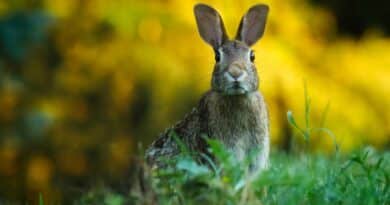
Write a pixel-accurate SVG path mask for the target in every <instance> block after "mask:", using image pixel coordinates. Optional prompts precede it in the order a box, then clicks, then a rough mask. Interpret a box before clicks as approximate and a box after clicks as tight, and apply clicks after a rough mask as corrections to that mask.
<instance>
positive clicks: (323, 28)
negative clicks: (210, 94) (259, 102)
mask: <svg viewBox="0 0 390 205" xmlns="http://www.w3.org/2000/svg"><path fill="white" fill-rule="evenodd" d="M205 2H206V3H209V4H211V5H213V6H214V7H216V8H217V9H218V10H219V11H220V12H221V15H222V17H223V19H224V20H225V24H226V27H227V29H228V32H229V33H230V34H234V33H235V29H236V28H237V27H238V22H239V20H240V18H241V15H242V14H243V13H244V12H245V10H246V9H248V8H249V6H251V5H252V4H254V3H258V2H257V1H252V0H246V1H239V2H237V1H205ZM263 2H264V3H267V4H269V5H270V8H271V12H270V16H269V21H268V24H267V29H266V33H265V36H264V38H263V39H262V40H261V41H260V42H259V43H258V44H257V45H256V46H255V47H254V49H255V50H256V55H257V58H256V59H257V60H256V61H257V62H256V64H257V67H258V69H259V75H260V79H261V85H260V89H261V90H262V91H263V93H264V95H265V98H266V100H267V102H268V105H269V109H270V118H271V132H272V142H273V143H274V144H275V145H276V146H280V147H281V148H283V149H286V150H288V149H289V145H290V144H291V142H290V141H291V136H292V135H293V134H294V131H293V130H291V127H290V126H289V125H288V122H287V120H286V117H285V113H286V112H287V110H289V109H291V110H292V111H294V112H296V113H304V112H303V111H302V110H304V109H305V108H304V106H302V105H304V100H305V99H304V96H303V95H302V92H301V91H302V90H303V86H302V82H303V80H304V79H305V80H306V81H307V83H308V88H309V90H310V93H311V95H312V104H313V105H314V106H312V110H311V114H312V120H313V122H314V123H319V124H322V120H321V119H322V117H321V116H323V114H322V113H323V110H324V109H325V108H326V107H327V106H328V104H329V103H330V108H329V112H328V113H327V120H326V127H329V128H330V129H332V130H333V132H334V134H335V135H336V138H337V139H336V141H337V142H338V144H339V145H340V148H341V151H350V150H352V149H354V148H356V147H358V146H361V145H363V144H371V145H373V146H375V147H377V148H379V149H387V148H388V147H389V143H390V140H389V139H390V126H389V124H390V112H389V109H388V108H389V107H390V95H389V93H390V90H389V89H390V86H389V82H390V70H389V67H390V40H389V39H388V38H387V37H385V36H383V35H382V34H381V33H380V31H377V30H367V31H366V32H365V33H364V34H363V35H362V37H361V39H360V40H358V41H357V40H354V39H349V38H346V37H342V38H340V37H339V36H337V34H336V31H335V28H336V27H335V19H334V17H333V16H332V15H331V13H330V12H329V11H327V10H325V9H323V8H321V7H315V6H312V5H310V4H309V3H307V2H306V1H304V0H290V1H281V0H267V1H263ZM195 3H196V1H178V0H169V1H135V0H130V1H128V0H117V1H104V0H67V1H50V0H33V1H31V0H12V1H7V0H2V1H0V15H1V18H0V162H1V163H0V181H1V184H0V193H2V194H1V195H3V193H4V194H5V195H6V196H7V198H13V199H17V200H22V201H31V200H33V199H34V200H35V199H36V198H37V197H36V196H37V193H39V192H42V193H43V194H44V195H45V196H50V198H49V200H51V201H52V202H57V201H60V200H61V199H62V198H64V196H65V194H66V193H64V191H63V190H64V188H63V186H65V185H64V184H68V183H70V182H71V183H72V184H77V185H80V184H81V185H83V184H84V183H85V181H96V178H98V177H103V178H104V177H108V178H110V179H112V178H113V179H116V180H120V179H121V177H122V176H123V175H124V174H125V173H127V172H128V170H129V169H130V165H131V159H130V157H129V156H130V155H131V154H132V153H136V152H137V150H138V149H139V148H138V147H139V146H138V144H139V143H140V142H142V143H143V145H144V146H146V145H148V144H149V143H150V142H151V141H152V140H153V139H154V138H155V136H156V135H157V134H158V133H159V132H160V131H162V130H163V129H164V128H165V127H168V126H170V125H171V124H173V123H174V122H175V121H176V120H179V119H180V118H181V117H182V116H183V115H184V113H186V112H188V111H189V110H190V109H191V107H193V106H195V105H196V103H197V100H198V99H199V98H200V96H201V94H202V93H203V92H205V91H206V90H207V89H208V88H209V81H210V77H211V72H212V67H213V58H214V57H213V53H212V50H211V48H209V47H208V46H207V45H206V44H205V43H203V42H202V40H201V39H200V37H199V36H198V33H197V31H196V25H195V20H194V17H193V13H192V7H193V5H194V4H195ZM326 109H327V108H326ZM295 117H296V118H295V120H296V121H297V122H298V124H302V123H301V122H303V121H304V116H295ZM311 141H312V142H315V143H311V148H312V150H322V151H328V150H332V148H333V140H331V139H330V138H326V137H322V135H321V134H318V136H312V139H311ZM1 195H0V196H1ZM0 200H1V199H0ZM0 202H1V201H0Z"/></svg>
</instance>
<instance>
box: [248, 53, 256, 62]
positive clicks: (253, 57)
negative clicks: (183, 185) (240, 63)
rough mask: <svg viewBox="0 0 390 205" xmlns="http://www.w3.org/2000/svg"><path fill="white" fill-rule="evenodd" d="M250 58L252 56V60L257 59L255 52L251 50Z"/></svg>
mask: <svg viewBox="0 0 390 205" xmlns="http://www.w3.org/2000/svg"><path fill="white" fill-rule="evenodd" d="M249 58H250V60H251V62H253V61H255V53H254V52H253V51H251V53H250V57H249Z"/></svg>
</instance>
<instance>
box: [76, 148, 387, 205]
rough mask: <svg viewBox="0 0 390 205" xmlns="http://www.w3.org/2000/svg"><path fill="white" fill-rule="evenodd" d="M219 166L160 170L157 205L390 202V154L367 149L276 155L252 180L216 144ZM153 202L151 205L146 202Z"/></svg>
mask: <svg viewBox="0 0 390 205" xmlns="http://www.w3.org/2000/svg"><path fill="white" fill-rule="evenodd" d="M212 143H214V145H213V148H212V149H213V151H214V152H215V151H217V152H218V153H215V154H216V156H217V160H218V162H219V166H215V167H214V168H212V166H201V165H198V164H197V163H196V162H195V161H193V160H192V158H191V157H188V156H181V157H180V158H179V159H178V161H177V163H175V165H173V166H171V167H169V168H166V169H162V170H158V171H155V172H154V173H153V174H154V177H153V179H152V189H151V190H148V191H149V192H153V194H154V195H155V196H156V199H157V204H167V205H168V204H332V205H333V204H351V205H357V204H362V205H370V204H375V205H376V204H383V205H386V204H389V202H390V188H389V173H390V166H389V160H390V153H388V152H385V153H383V152H377V151H375V150H374V149H373V148H369V147H368V148H364V149H361V150H359V151H356V152H354V153H351V154H350V155H349V156H337V155H333V156H323V155H315V154H301V155H286V154H283V153H281V152H276V153H273V154H272V156H271V162H272V164H271V166H270V168H269V169H268V170H266V171H264V172H262V173H261V174H260V175H259V176H258V177H254V178H251V177H250V176H249V175H248V174H247V171H246V169H245V167H246V165H245V163H246V162H243V163H240V162H238V161H237V160H235V159H234V157H233V156H232V155H231V154H230V153H228V152H226V151H224V150H223V149H220V148H221V145H220V144H218V143H215V142H212ZM144 201H145V198H143V195H142V194H141V195H140V194H137V193H131V192H130V193H129V194H128V195H120V194H116V193H113V192H110V191H108V190H102V189H101V190H98V191H96V190H95V192H93V193H89V194H86V195H85V196H84V197H83V198H82V199H80V200H79V201H78V203H77V204H96V203H97V204H107V205H120V204H143V202H144ZM146 204H147V203H146Z"/></svg>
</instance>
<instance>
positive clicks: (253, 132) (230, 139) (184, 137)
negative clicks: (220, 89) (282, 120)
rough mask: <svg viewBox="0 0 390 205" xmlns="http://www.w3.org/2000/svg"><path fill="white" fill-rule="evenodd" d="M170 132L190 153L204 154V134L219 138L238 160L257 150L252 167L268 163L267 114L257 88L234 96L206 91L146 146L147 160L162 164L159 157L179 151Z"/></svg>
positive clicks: (205, 145)
mask: <svg viewBox="0 0 390 205" xmlns="http://www.w3.org/2000/svg"><path fill="white" fill-rule="evenodd" d="M172 133H175V136H177V137H178V139H179V140H180V141H182V142H183V143H184V144H185V145H186V146H187V147H188V148H189V149H190V150H191V151H192V152H200V153H205V154H207V144H206V143H205V141H204V138H203V137H205V136H207V137H210V138H213V139H218V140H220V141H221V142H222V143H223V144H224V145H225V147H226V148H228V149H230V151H232V152H233V153H234V154H235V155H236V157H237V158H238V159H243V158H244V156H246V155H247V154H248V153H249V152H250V151H251V150H254V149H258V150H259V156H258V158H257V159H256V160H255V161H254V162H253V168H255V169H257V168H260V169H261V168H265V167H267V165H268V155H269V131H268V114H267V108H266V104H265V102H264V99H263V96H262V95H261V94H260V93H259V92H257V91H256V92H252V93H249V94H246V95H235V96H224V95H221V94H219V93H217V92H213V91H209V92H208V93H206V94H205V95H204V97H203V98H202V99H201V101H200V103H199V105H198V106H197V107H196V108H194V109H193V110H192V112H191V113H189V114H188V115H186V117H185V118H184V120H182V121H180V122H179V123H177V124H176V125H175V126H174V127H172V128H170V129H168V130H166V131H165V132H164V133H162V134H161V135H160V136H159V138H158V139H157V140H156V141H154V143H153V144H152V145H151V146H150V147H149V149H148V150H147V154H146V157H147V160H148V161H149V163H151V164H156V165H162V164H163V163H162V162H160V159H163V157H167V158H170V157H174V156H175V155H177V154H179V153H180V148H179V146H178V145H177V143H176V140H175V139H174V138H173V136H172Z"/></svg>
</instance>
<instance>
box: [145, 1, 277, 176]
mask: <svg viewBox="0 0 390 205" xmlns="http://www.w3.org/2000/svg"><path fill="white" fill-rule="evenodd" d="M194 12H195V17H196V21H197V25H198V30H199V33H200V35H201V37H202V38H203V40H204V41H206V42H207V43H208V44H210V45H211V46H212V47H213V49H214V51H215V55H216V64H215V66H214V72H213V76H212V80H211V90H210V91H208V92H207V93H206V94H205V95H204V96H203V97H202V99H201V100H200V102H199V104H198V106H197V107H196V108H194V109H193V110H192V112H191V113H189V114H188V115H186V116H185V118H184V119H183V120H182V121H180V122H179V123H177V124H176V125H175V126H173V127H172V128H170V129H168V130H167V131H166V132H164V133H162V134H161V135H160V136H159V138H158V139H157V140H155V141H154V142H153V144H152V145H151V146H150V147H149V148H148V149H147V151H146V158H147V161H148V162H149V163H150V164H152V165H157V166H162V165H163V160H162V159H163V158H171V157H173V156H175V155H177V154H179V153H180V148H179V145H178V141H177V139H175V137H173V135H175V136H177V138H178V139H179V140H180V141H182V142H183V143H184V145H186V146H187V147H188V149H189V150H190V151H193V152H195V153H204V154H207V155H210V153H208V149H207V143H206V142H205V139H204V137H209V138H213V139H218V140H220V141H221V142H222V143H223V144H224V145H225V147H226V148H228V149H229V150H231V151H232V152H233V153H234V154H235V155H236V157H237V158H238V159H243V158H244V157H245V156H246V155H248V154H249V153H250V152H251V151H252V150H259V153H258V156H257V157H256V159H255V160H254V161H253V163H252V166H251V167H252V170H262V169H264V168H266V167H267V166H268V155H269V128H268V127H269V126H268V113H267V107H266V104H265V102H264V98H263V96H262V95H261V93H260V92H259V91H258V86H259V78H258V75H257V71H256V68H255V65H254V63H253V60H254V54H253V51H252V50H251V49H250V46H251V45H253V44H254V43H255V42H256V41H257V40H258V39H260V38H261V37H262V35H263V33H264V28H265V22H266V17H267V13H268V6H266V5H262V4H260V5H255V6H253V7H251V8H250V9H249V10H248V12H247V13H246V15H244V17H243V18H242V20H241V23H240V26H239V29H238V32H237V35H236V38H235V39H234V40H229V39H228V37H227V34H226V31H225V28H224V25H223V22H222V19H221V17H220V15H219V14H218V12H217V11H216V10H215V9H213V8H211V7H209V6H207V5H204V4H198V5H196V6H195V7H194Z"/></svg>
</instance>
